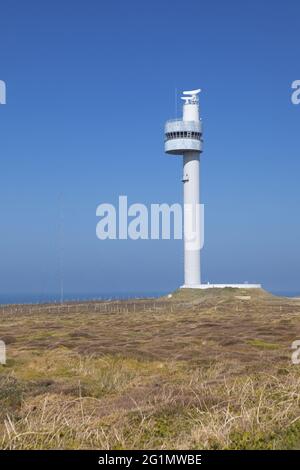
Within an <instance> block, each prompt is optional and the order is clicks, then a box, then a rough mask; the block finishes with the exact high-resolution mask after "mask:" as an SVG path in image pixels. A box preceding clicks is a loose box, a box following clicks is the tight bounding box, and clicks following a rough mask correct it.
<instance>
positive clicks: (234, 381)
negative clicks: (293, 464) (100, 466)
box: [0, 289, 300, 449]
mask: <svg viewBox="0 0 300 470" xmlns="http://www.w3.org/2000/svg"><path fill="white" fill-rule="evenodd" d="M0 318H1V322H0V339H2V340H4V341H5V342H6V344H7V350H8V351H7V352H8V354H7V356H8V361H7V364H6V366H1V365H0V443H1V448H11V449H53V448H59V449H61V448H64V449H81V448H102V449H136V448H138V449H147V448H149V449H163V448H169V449H197V448H207V449H244V448H246V449H253V448H255V449H257V448H258V449H260V448H263V449H266V448H271V449H272V448H276V449H277V448H297V447H299V446H300V419H299V417H300V406H299V403H300V365H299V366H297V365H292V363H291V353H292V351H291V343H292V342H293V341H294V340H296V339H300V300H297V299H286V298H278V297H273V296H271V295H269V294H267V293H266V292H264V291H262V290H261V291H260V290H251V291H249V290H245V291H243V290H240V289H239V290H235V289H222V290H214V289H211V290H207V291H199V290H198V291H193V290H181V291H177V292H175V293H174V295H173V296H172V298H170V299H168V298H162V299H159V300H155V301H154V300H149V299H148V300H147V299H145V300H142V299H141V300H136V301H131V302H124V301H120V302H116V301H114V302H99V303H85V304H79V305H77V304H68V305H64V306H63V307H58V306H55V305H49V306H44V307H39V306H31V307H30V306H27V307H25V306H23V307H6V308H2V309H1V308H0Z"/></svg>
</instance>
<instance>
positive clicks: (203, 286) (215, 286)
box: [180, 284, 262, 289]
mask: <svg viewBox="0 0 300 470" xmlns="http://www.w3.org/2000/svg"><path fill="white" fill-rule="evenodd" d="M226 287H227V288H228V287H229V288H231V289H261V288H262V286H261V284H197V285H194V286H185V285H184V286H181V287H180V289H225V288H226Z"/></svg>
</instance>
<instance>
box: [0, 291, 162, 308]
mask: <svg viewBox="0 0 300 470" xmlns="http://www.w3.org/2000/svg"><path fill="white" fill-rule="evenodd" d="M167 293H168V292H165V291H161V292H158V291H154V292H152V291H144V292H126V293H125V292H102V293H99V292H98V293H89V294H88V293H83V294H78V293H76V294H74V293H69V294H68V293H66V294H65V295H64V299H63V300H64V302H67V301H69V302H70V301H73V302H76V301H88V300H90V301H91V300H109V299H111V300H116V299H120V300H126V299H136V298H145V297H161V296H162V295H166V294H167ZM56 302H58V303H60V302H61V297H60V294H32V293H30V294H29V293H23V294H0V305H10V304H41V303H56Z"/></svg>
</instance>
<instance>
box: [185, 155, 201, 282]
mask: <svg viewBox="0 0 300 470" xmlns="http://www.w3.org/2000/svg"><path fill="white" fill-rule="evenodd" d="M183 208H184V210H183V217H184V230H183V232H184V285H186V286H193V285H198V284H201V271H200V244H201V240H200V233H201V231H200V229H201V227H200V158H199V152H185V153H184V154H183Z"/></svg>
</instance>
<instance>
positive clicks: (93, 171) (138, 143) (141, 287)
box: [0, 0, 300, 295]
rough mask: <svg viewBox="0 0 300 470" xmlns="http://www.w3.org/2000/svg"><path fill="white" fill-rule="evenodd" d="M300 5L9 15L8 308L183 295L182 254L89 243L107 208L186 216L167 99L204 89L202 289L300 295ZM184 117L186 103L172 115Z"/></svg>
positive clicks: (0, 31)
mask: <svg viewBox="0 0 300 470" xmlns="http://www.w3.org/2000/svg"><path fill="white" fill-rule="evenodd" d="M299 14H300V4H299V2H298V1H296V0H292V1H291V0H290V1H286V2H279V1H270V0H269V1H263V2H262V1H261V0H260V1H258V0H253V1H251V2H241V1H237V0H236V1H233V0H229V1H226V2H225V1H221V0H218V1H204V0H203V1H201V0H198V1H196V0H193V1H190V2H182V1H177V0H172V1H162V0H160V1H158V0H152V1H151V2H150V1H137V0H135V1H133V0H128V1H126V2H125V1H120V0H117V1H114V2H104V1H97V0H86V1H83V0H75V1H66V0H60V1H58V0H51V1H43V2H41V1H38V0H27V1H26V2H20V1H16V0H9V1H8V0H6V1H3V2H1V16H0V45H1V50H0V79H2V80H5V81H6V83H7V89H8V95H7V105H6V106H0V135H1V139H0V156H1V165H0V169H1V171H0V196H1V197H0V206H1V223H0V228H1V230H0V293H1V294H4V293H6V294H7V293H9V294H14V293H20V292H22V293H41V294H43V295H47V294H48V293H49V294H50V293H55V292H58V291H59V253H60V249H59V239H60V236H59V220H60V215H59V214H60V209H59V207H60V200H61V199H62V200H63V218H64V222H63V226H64V250H63V251H64V280H65V290H66V292H69V293H81V294H82V293H86V294H88V293H99V294H101V292H120V291H124V292H126V291H130V292H132V291H161V290H171V289H174V288H176V287H177V286H178V285H180V283H181V282H182V269H183V266H182V263H183V259H182V243H181V242H180V241H137V242H136V241H135V242H133V241H117V242H116V241H107V242H103V241H102V242H101V241H99V240H98V239H97V238H96V235H95V227H96V222H97V219H96V216H95V210H96V207H97V205H98V204H100V203H101V202H116V201H117V198H118V195H119V194H127V195H128V197H129V202H144V203H146V204H150V203H151V202H157V203H159V202H168V203H173V202H181V197H182V187H181V186H182V185H181V165H182V161H181V158H180V157H178V158H172V157H167V156H166V155H164V151H163V125H164V121H165V120H166V119H168V118H171V117H174V114H175V111H174V108H175V100H174V90H175V88H177V89H178V90H179V91H180V90H182V89H190V88H194V87H198V86H199V87H201V88H202V89H203V94H202V95H201V108H202V117H203V123H204V138H205V148H204V149H205V151H204V154H203V156H202V168H201V171H202V175H201V178H202V187H201V197H202V202H204V203H205V205H206V226H205V237H206V243H205V248H204V250H203V253H202V258H203V266H202V268H203V269H202V270H203V280H204V281H210V282H243V281H245V280H247V281H249V282H252V281H258V282H262V283H263V284H264V286H265V287H266V288H268V289H273V290H300V248H299V239H300V220H299V207H300V188H299V173H300V152H299V146H300V139H299V125H300V106H298V107H297V106H293V105H292V104H291V99H290V95H291V82H292V81H293V80H296V79H300V67H299V64H300V60H299V59H300V57H299V55H300V54H299V43H300V29H299ZM179 106H180V103H178V107H179Z"/></svg>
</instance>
